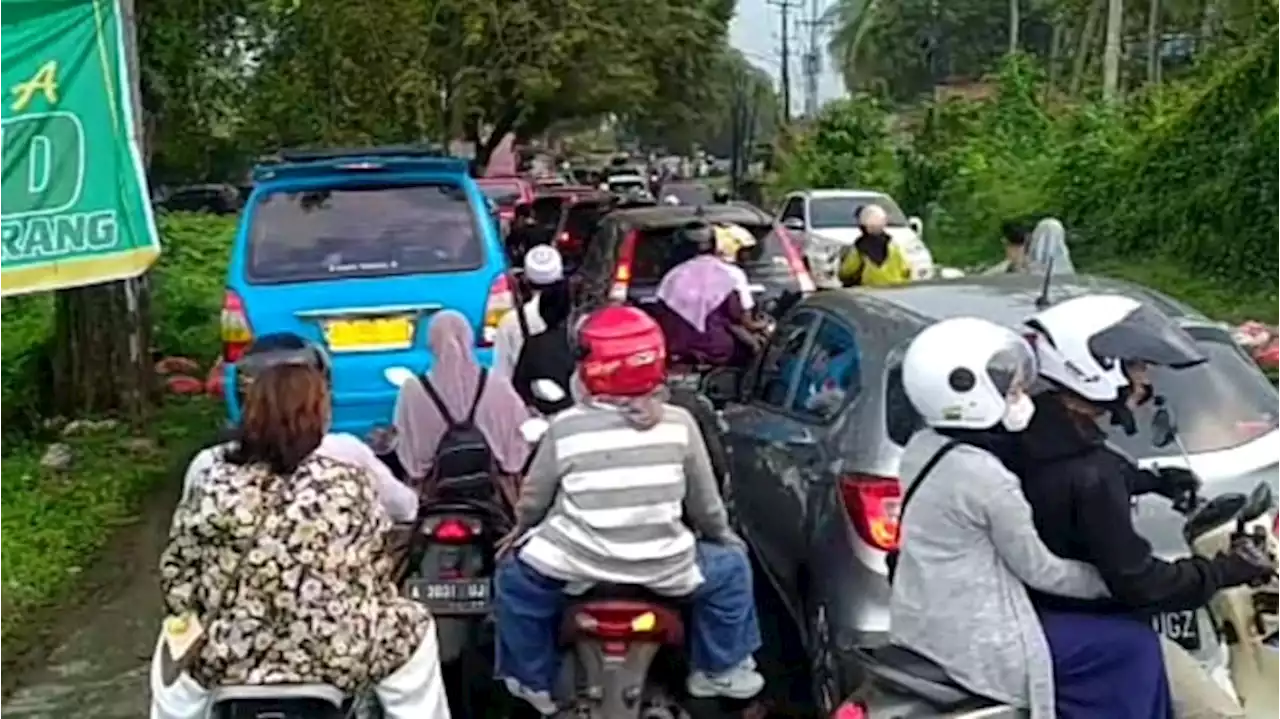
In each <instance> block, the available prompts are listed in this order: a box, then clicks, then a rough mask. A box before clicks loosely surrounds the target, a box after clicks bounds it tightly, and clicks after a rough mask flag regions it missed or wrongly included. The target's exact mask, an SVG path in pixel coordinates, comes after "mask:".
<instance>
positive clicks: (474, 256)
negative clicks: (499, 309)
mask: <svg viewBox="0 0 1280 719" xmlns="http://www.w3.org/2000/svg"><path fill="white" fill-rule="evenodd" d="M249 217H250V223H251V224H250V227H249V248H248V250H249V262H248V272H247V275H248V279H249V280H250V281H252V282H257V283H264V284H269V283H280V282H306V281H311V280H327V279H340V278H344V277H382V276H390V275H407V274H426V273H435V272H461V271H466V270H474V269H478V268H479V267H480V265H481V264H482V263H483V261H484V248H483V246H482V243H481V239H480V236H479V234H478V230H477V227H478V225H477V222H476V213H475V212H474V210H473V209H472V207H471V204H470V203H469V202H468V201H467V197H466V195H465V194H464V193H463V192H462V190H461V188H459V187H457V186H454V185H443V184H414V185H392V186H388V185H377V186H369V187H343V188H329V189H323V190H307V191H300V192H287V191H281V192H272V193H269V194H266V195H263V196H261V197H260V198H259V199H258V200H257V201H256V202H255V204H254V206H253V209H252V212H251V214H250V215H249Z"/></svg>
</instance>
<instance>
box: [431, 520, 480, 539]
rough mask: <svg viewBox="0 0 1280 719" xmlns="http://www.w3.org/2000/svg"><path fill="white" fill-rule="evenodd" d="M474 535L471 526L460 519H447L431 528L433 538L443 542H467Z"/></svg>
mask: <svg viewBox="0 0 1280 719" xmlns="http://www.w3.org/2000/svg"><path fill="white" fill-rule="evenodd" d="M474 537H475V533H474V532H472V531H471V527H468V526H467V523H466V522H463V521H461V520H458V519H446V520H444V521H443V522H441V523H439V524H437V525H436V526H435V529H433V530H431V538H432V539H434V540H435V541H437V542H440V543H441V544H466V543H467V542H470V541H471V540H472V539H473V538H474Z"/></svg>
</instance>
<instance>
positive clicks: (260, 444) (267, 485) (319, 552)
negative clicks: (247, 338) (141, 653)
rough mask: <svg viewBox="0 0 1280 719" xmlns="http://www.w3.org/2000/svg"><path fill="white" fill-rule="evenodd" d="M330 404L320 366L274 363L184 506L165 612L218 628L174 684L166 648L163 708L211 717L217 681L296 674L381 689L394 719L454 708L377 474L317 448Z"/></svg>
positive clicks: (156, 702)
mask: <svg viewBox="0 0 1280 719" xmlns="http://www.w3.org/2000/svg"><path fill="white" fill-rule="evenodd" d="M329 406H330V402H329V391H328V386H327V383H326V381H325V378H324V376H323V375H322V374H321V373H320V372H318V371H316V370H315V369H314V368H312V367H308V366H305V365H298V364H283V365H277V366H273V367H269V368H267V369H265V370H264V371H263V372H262V373H261V374H260V375H258V376H257V378H256V380H255V381H254V383H253V385H252V386H251V387H250V389H249V392H248V396H247V397H246V399H245V407H244V417H243V423H242V427H241V436H240V438H239V440H238V441H237V443H236V444H235V446H233V447H231V448H230V450H229V451H228V452H226V453H224V454H222V455H220V456H219V457H218V458H217V460H216V461H215V462H214V463H213V464H212V465H211V466H210V467H208V469H207V470H206V471H207V474H206V475H205V476H204V477H202V478H201V481H200V483H199V487H198V489H197V491H195V492H194V493H193V495H192V496H191V497H189V498H188V499H186V500H185V501H184V502H183V504H182V505H181V506H179V508H178V510H177V512H176V513H175V516H174V523H173V529H172V530H171V534H170V538H169V544H168V546H167V547H166V548H165V551H164V554H163V555H162V556H161V559H160V572H161V579H160V583H161V588H162V589H163V590H164V601H165V609H166V613H167V615H168V616H170V617H184V616H194V617H196V618H198V619H199V621H200V623H201V624H202V625H203V626H204V630H205V636H206V637H207V639H206V641H205V643H204V645H203V647H201V648H200V649H199V653H198V654H197V655H196V657H195V659H194V661H193V662H192V663H191V664H190V665H189V669H188V671H187V672H184V673H182V674H180V675H179V676H178V678H177V681H175V682H173V683H171V684H167V683H166V682H165V681H164V674H163V672H162V671H161V665H162V660H161V658H160V656H161V654H162V651H161V649H160V647H157V652H156V659H155V660H153V663H152V674H151V682H152V714H151V716H152V718H153V719H195V718H196V717H200V718H203V717H204V716H205V712H206V711H207V710H208V707H209V702H210V700H211V693H210V691H209V690H210V688H213V687H217V686H220V685H246V684H247V685H261V684H299V683H323V684H330V685H332V686H335V687H337V688H339V689H341V690H343V691H344V692H347V693H349V694H350V693H355V692H358V691H362V690H367V689H370V688H372V689H373V690H374V691H375V693H376V694H377V696H378V699H379V701H380V702H381V703H382V706H383V709H384V712H385V714H386V716H387V717H388V719H407V718H408V717H414V718H415V719H448V717H449V708H448V703H447V701H446V698H445V692H444V685H443V682H442V680H441V677H440V668H439V656H438V650H437V646H436V638H435V627H434V626H433V625H432V620H431V617H430V615H428V613H427V611H426V609H425V608H424V607H423V606H422V605H420V604H418V603H416V602H413V601H411V600H408V599H403V598H401V597H400V596H398V594H397V592H396V589H395V585H394V584H393V582H392V580H391V573H390V562H391V561H392V558H391V557H390V556H389V553H388V552H387V551H386V539H387V533H388V531H389V530H390V529H391V520H390V519H389V518H388V516H387V514H386V511H385V510H384V509H383V508H382V506H381V505H380V503H379V501H378V497H377V493H376V490H375V488H374V480H373V478H372V477H371V476H370V475H369V473H368V472H367V470H364V469H362V468H360V467H357V466H355V465H352V464H347V463H345V462H341V461H338V460H334V459H332V458H330V457H327V456H323V455H322V454H320V453H317V452H316V449H317V448H318V447H319V446H320V442H321V440H322V439H323V438H324V436H325V433H326V431H327V430H328V427H329V421H330V409H329ZM162 643H163V639H162Z"/></svg>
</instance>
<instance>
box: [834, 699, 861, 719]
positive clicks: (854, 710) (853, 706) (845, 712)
mask: <svg viewBox="0 0 1280 719" xmlns="http://www.w3.org/2000/svg"><path fill="white" fill-rule="evenodd" d="M831 719H867V708H866V707H865V706H863V705H862V704H859V703H857V702H855V701H852V700H850V701H847V702H845V703H843V704H841V705H840V706H838V707H836V710H835V711H833V712H831Z"/></svg>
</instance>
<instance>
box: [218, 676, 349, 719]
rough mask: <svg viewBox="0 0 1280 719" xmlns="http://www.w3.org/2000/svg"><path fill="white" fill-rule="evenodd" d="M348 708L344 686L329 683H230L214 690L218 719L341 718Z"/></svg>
mask: <svg viewBox="0 0 1280 719" xmlns="http://www.w3.org/2000/svg"><path fill="white" fill-rule="evenodd" d="M346 709H347V697H346V696H345V695H344V694H343V692H342V690H341V689H338V688H337V687H334V686H330V685H328V684H267V685H227V686H221V687H218V688H216V689H214V690H213V711H212V712H211V715H212V716H214V717H218V718H219V719H223V718H225V719H265V718H266V717H271V718H272V719H303V718H304V717H306V718H308V719H339V718H340V717H342V716H343V714H344V713H345V712H346Z"/></svg>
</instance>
